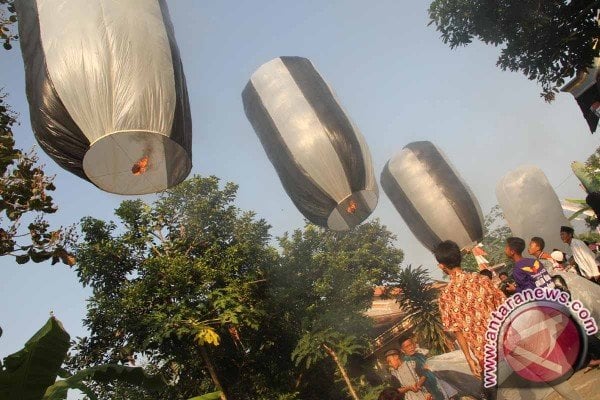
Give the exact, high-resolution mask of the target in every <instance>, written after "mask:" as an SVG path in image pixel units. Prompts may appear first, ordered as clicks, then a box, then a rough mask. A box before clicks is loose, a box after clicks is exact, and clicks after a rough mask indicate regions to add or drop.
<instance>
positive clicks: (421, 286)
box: [397, 265, 451, 354]
mask: <svg viewBox="0 0 600 400" xmlns="http://www.w3.org/2000/svg"><path fill="white" fill-rule="evenodd" d="M432 284H433V282H432V280H431V278H430V276H429V273H428V272H427V271H426V270H425V269H423V267H420V266H419V267H417V268H412V266H410V265H409V266H408V267H406V268H403V269H402V272H401V273H400V276H399V279H398V282H397V287H398V288H399V289H400V294H399V295H398V298H397V301H398V303H399V304H400V308H401V309H402V311H403V316H402V320H401V321H400V324H402V325H403V326H410V327H412V330H413V331H414V334H415V336H416V339H417V341H418V342H419V343H420V344H423V345H424V346H427V347H428V348H429V349H431V351H432V354H441V353H446V352H448V351H450V350H451V349H450V347H449V345H448V338H447V336H446V333H445V332H444V327H443V325H442V317H441V315H440V310H439V307H438V297H439V291H438V290H437V289H436V288H435V287H434V286H433V285H432Z"/></svg>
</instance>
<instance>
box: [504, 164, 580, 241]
mask: <svg viewBox="0 0 600 400" xmlns="http://www.w3.org/2000/svg"><path fill="white" fill-rule="evenodd" d="M496 197H497V199H498V203H499V204H500V208H502V213H503V214H504V218H505V219H506V222H507V223H508V226H509V227H510V230H511V231H512V233H513V235H515V236H518V237H520V238H522V239H523V240H525V242H526V243H529V240H530V239H531V238H532V237H534V236H538V237H541V238H542V239H544V241H545V242H546V249H545V250H546V251H548V252H550V251H552V250H553V249H559V250H561V251H567V247H566V245H565V244H564V243H563V242H562V241H561V240H560V227H561V226H563V225H564V226H570V223H569V220H568V219H567V218H566V217H565V215H564V214H563V210H562V207H561V205H560V200H559V199H558V196H557V195H556V193H555V192H554V189H553V188H552V186H551V185H550V182H548V179H547V178H546V175H545V174H544V172H543V171H542V170H541V169H539V168H538V167H535V166H530V165H525V166H521V167H519V168H517V169H515V170H513V171H510V172H509V173H507V174H506V175H505V176H504V177H503V178H502V179H501V180H500V182H498V185H497V186H496Z"/></svg>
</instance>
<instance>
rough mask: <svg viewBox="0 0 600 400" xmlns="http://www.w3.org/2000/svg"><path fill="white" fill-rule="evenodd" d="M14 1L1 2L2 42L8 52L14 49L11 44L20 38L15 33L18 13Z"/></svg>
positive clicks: (0, 30) (2, 0) (0, 24)
mask: <svg viewBox="0 0 600 400" xmlns="http://www.w3.org/2000/svg"><path fill="white" fill-rule="evenodd" d="M14 3H15V2H14V0H0V41H2V42H4V43H2V46H3V47H4V49H6V50H10V49H12V44H11V42H13V41H15V40H17V39H18V38H19V37H18V36H17V34H16V33H15V32H14V28H15V23H16V22H17V13H16V10H15V4H14Z"/></svg>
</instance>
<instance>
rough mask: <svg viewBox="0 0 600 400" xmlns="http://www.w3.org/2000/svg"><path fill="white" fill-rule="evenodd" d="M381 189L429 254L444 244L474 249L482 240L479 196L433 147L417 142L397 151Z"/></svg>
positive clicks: (382, 181) (387, 169)
mask: <svg viewBox="0 0 600 400" xmlns="http://www.w3.org/2000/svg"><path fill="white" fill-rule="evenodd" d="M381 186H382V188H383V191H384V192H385V194H386V195H387V196H388V197H389V199H390V200H391V202H392V204H393V205H394V207H396V210H398V212H399V213H400V215H401V216H402V218H403V219H404V222H406V224H407V225H408V227H409V228H410V230H411V232H412V233H413V234H414V235H415V236H416V238H417V239H418V240H419V241H420V242H421V243H422V244H423V246H425V247H426V248H428V249H429V250H433V249H434V247H435V246H436V245H437V244H439V243H440V242H442V241H444V240H452V241H454V242H456V243H457V244H458V246H459V247H460V248H461V249H465V250H471V249H472V248H473V247H474V246H475V245H476V244H477V243H478V242H480V241H481V240H482V238H483V215H482V213H481V207H480V206H479V202H478V201H477V198H476V197H475V195H474V194H473V192H472V191H471V189H469V187H468V186H467V184H466V183H465V182H464V181H463V179H462V178H461V177H460V175H459V174H458V172H457V171H456V170H455V169H454V167H453V166H452V165H451V164H450V162H449V161H448V159H447V158H446V156H445V155H444V154H443V153H442V152H441V150H440V149H438V148H437V147H436V146H435V145H434V144H433V143H431V142H428V141H422V142H413V143H410V144H408V145H406V146H405V147H404V148H403V149H402V150H401V151H400V152H398V153H396V154H395V155H394V156H393V157H392V158H391V159H390V160H389V161H388V162H387V163H386V165H385V167H384V168H383V171H382V173H381Z"/></svg>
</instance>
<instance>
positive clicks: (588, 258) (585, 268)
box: [560, 226, 600, 283]
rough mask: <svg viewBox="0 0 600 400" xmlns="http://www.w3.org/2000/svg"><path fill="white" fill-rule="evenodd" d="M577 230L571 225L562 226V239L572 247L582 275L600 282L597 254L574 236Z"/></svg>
mask: <svg viewBox="0 0 600 400" xmlns="http://www.w3.org/2000/svg"><path fill="white" fill-rule="evenodd" d="M574 233H575V231H574V230H573V228H571V227H570V226H561V227H560V239H561V240H562V241H563V242H564V243H566V244H568V245H569V246H570V247H571V251H572V252H573V258H575V262H576V263H577V265H578V266H579V270H580V271H581V275H583V276H584V277H585V278H587V279H589V280H591V281H594V282H596V283H599V282H600V269H599V268H598V264H597V263H596V256H595V255H594V253H593V252H592V251H591V250H590V248H589V247H588V246H587V245H586V244H585V243H583V242H582V241H581V240H579V239H575V238H574V237H573V235H574Z"/></svg>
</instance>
